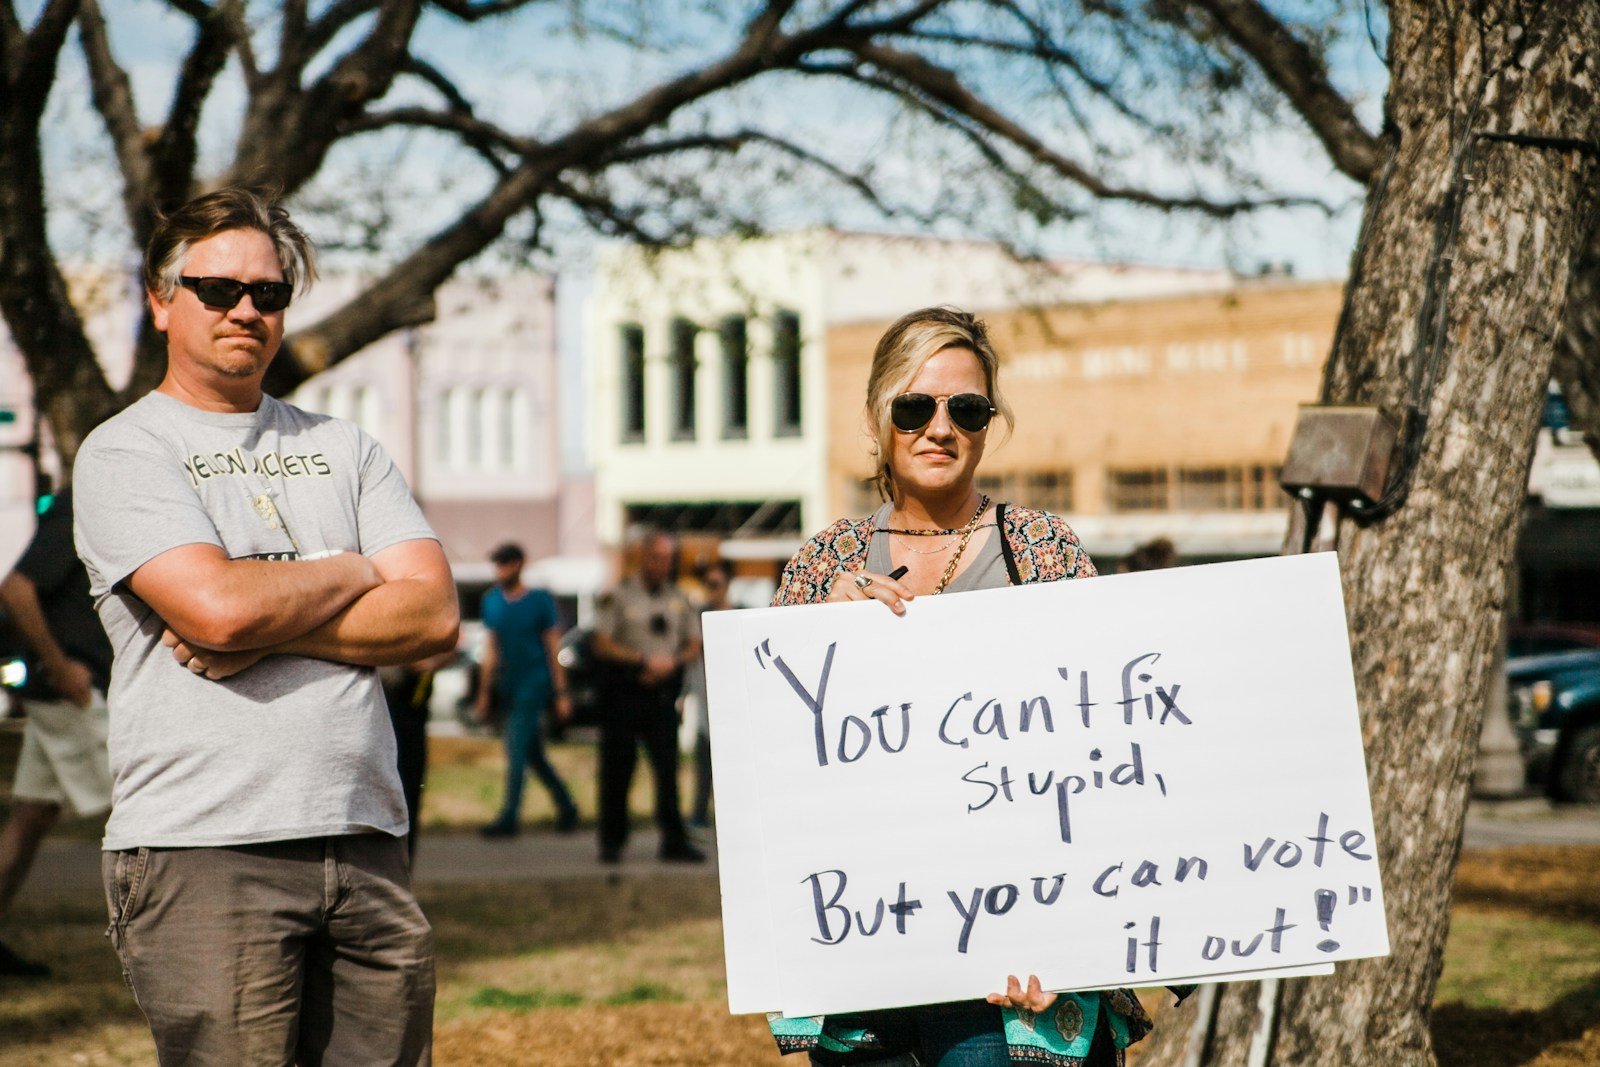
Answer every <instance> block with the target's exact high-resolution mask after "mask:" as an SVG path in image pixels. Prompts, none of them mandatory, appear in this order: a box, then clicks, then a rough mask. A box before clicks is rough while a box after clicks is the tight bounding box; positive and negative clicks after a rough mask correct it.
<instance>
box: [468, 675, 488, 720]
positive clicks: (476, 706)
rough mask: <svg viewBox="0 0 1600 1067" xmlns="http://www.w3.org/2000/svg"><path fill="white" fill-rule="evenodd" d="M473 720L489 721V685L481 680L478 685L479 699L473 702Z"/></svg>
mask: <svg viewBox="0 0 1600 1067" xmlns="http://www.w3.org/2000/svg"><path fill="white" fill-rule="evenodd" d="M472 721H473V722H488V721H489V687H488V686H486V685H484V684H482V683H481V682H480V683H479V685H478V699H476V700H474V701H473V702H472Z"/></svg>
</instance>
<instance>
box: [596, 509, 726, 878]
mask: <svg viewBox="0 0 1600 1067" xmlns="http://www.w3.org/2000/svg"><path fill="white" fill-rule="evenodd" d="M677 554H678V553H677V544H676V543H675V542H674V541H673V539H672V538H671V537H670V536H668V535H667V534H664V533H659V532H658V533H652V534H650V535H649V536H648V537H646V538H645V539H644V543H643V544H642V545H641V546H640V551H639V573H638V574H637V575H635V576H633V577H629V578H624V579H623V580H622V581H621V582H620V583H618V585H617V587H616V588H615V589H613V590H611V591H610V592H609V593H607V594H605V595H604V596H603V597H601V598H600V603H599V612H598V616H599V617H598V621H597V624H596V626H595V631H594V638H593V650H594V654H595V656H596V657H597V658H598V659H600V660H602V661H604V662H605V663H606V664H607V665H608V667H609V669H608V674H609V676H610V679H609V684H608V685H607V686H606V697H605V700H604V703H605V708H604V710H603V711H602V713H601V720H600V862H602V863H616V862H617V861H618V860H619V859H621V857H622V848H623V846H624V845H625V844H627V841H628V789H629V787H630V786H631V785H632V784H633V770H634V767H635V766H636V765H637V764H638V760H639V746H640V745H643V746H644V749H645V752H646V754H647V755H648V756H649V759H650V773H651V777H652V778H653V779H654V780H655V789H656V826H657V827H659V828H660V831H661V858H662V859H663V860H666V861H668V862H680V863H703V862H705V858H706V856H705V853H704V852H701V851H700V850H699V849H697V848H695V847H694V845H692V844H690V843H689V835H688V833H687V832H686V831H685V830H684V826H683V813H682V812H681V811H680V810H679V808H678V697H679V695H680V694H681V693H682V692H683V672H684V669H685V668H686V667H687V666H688V665H689V664H691V663H693V662H694V661H695V659H696V658H697V657H698V656H699V655H700V615H699V612H697V611H696V610H695V608H694V605H693V604H691V603H690V602H689V598H688V596H687V595H685V593H684V592H683V590H682V589H680V588H678V583H677V582H676V581H675V580H674V570H675V569H676V566H677Z"/></svg>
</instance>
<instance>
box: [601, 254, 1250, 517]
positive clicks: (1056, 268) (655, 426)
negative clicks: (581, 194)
mask: <svg viewBox="0 0 1600 1067" xmlns="http://www.w3.org/2000/svg"><path fill="white" fill-rule="evenodd" d="M1230 283H1231V278H1230V276H1229V275H1228V274H1227V272H1225V271H1194V270H1180V269H1173V268H1158V267H1152V268H1145V267H1128V266H1115V265H1103V264H1093V263H1050V264H1024V263H1019V262H1017V261H1016V260H1015V259H1013V258H1012V257H1010V256H1008V255H1007V254H1006V253H1005V252H1004V250H1002V249H1000V248H997V247H996V246H994V245H985V244H978V243H970V242H951V241H941V240H935V239H932V238H915V237H897V236H883V235H875V234H862V233H848V232H841V231H835V230H822V229H814V230H801V231H795V232H791V233H785V234H776V235H772V236H769V237H764V238H759V239H753V240H739V239H719V240H707V241H701V242H698V243H697V244H695V245H694V246H693V247H691V248H689V249H684V250H677V251H672V252H666V253H655V254H653V253H648V252H645V251H643V250H641V249H638V248H635V247H632V246H623V245H617V246H611V247H608V248H606V249H604V250H602V252H601V254H600V260H599V266H598V269H597V272H596V277H595V283H594V289H593V293H592V295H591V298H590V300H589V304H588V311H587V316H586V321H587V325H586V330H585V334H586V338H587V341H586V346H587V349H588V352H589V354H590V359H591V374H592V378H591V391H590V403H589V424H590V450H589V451H590V456H591V457H592V458H593V461H594V466H595V471H596V485H595V494H596V514H597V520H596V521H597V525H598V530H599V535H600V539H601V541H602V542H603V543H606V544H617V543H619V542H620V541H621V539H622V538H623V536H624V534H625V532H626V531H625V530H624V529H623V525H624V515H625V509H626V507H627V505H629V504H635V503H646V502H648V503H671V502H697V501H761V500H785V499H793V500H799V501H800V504H801V523H802V528H803V529H804V530H806V531H810V530H813V529H816V528H819V527H821V526H822V525H824V524H825V523H827V522H829V521H831V520H832V519H833V518H834V517H835V516H832V515H829V514H827V512H826V509H827V506H828V504H827V486H826V467H827V446H826V442H825V441H824V440H823V439H822V434H823V433H824V432H825V429H826V425H827V422H826V418H825V415H824V404H825V403H826V402H827V395H828V390H827V372H828V357H827V351H826V336H827V331H828V327H830V326H832V325H836V324H839V323H844V322H853V321H862V320H871V319H884V318H893V317H896V316H898V315H900V314H901V313H903V312H905V311H909V310H912V309H914V308H917V307H925V306H927V305H930V304H956V305H958V306H962V307H966V308H969V309H972V310H976V311H982V310H986V309H999V308H1012V307H1016V306H1018V305H1019V304H1027V303H1040V304H1045V303H1059V302H1062V301H1066V300H1100V299H1107V298H1110V297H1113V296H1127V295H1150V294H1154V293H1161V292H1186V291H1199V290H1207V289H1217V288H1223V287H1226V286H1227V285H1228V284H1230ZM780 310H788V311H792V312H795V313H798V315H799V316H800V324H801V331H802V338H803V343H802V350H801V358H802V373H801V380H802V390H803V399H802V412H803V418H802V421H803V429H802V432H801V434H800V435H799V436H797V437H778V436H776V435H775V434H774V427H773V418H774V413H775V402H776V401H775V383H774V361H773V359H772V358H771V356H772V324H773V322H774V316H775V315H776V313H777V312H778V311H780ZM728 315H745V316H748V318H749V327H748V329H749V352H750V357H751V358H750V373H749V405H750V427H749V435H748V438H747V439H734V440H729V439H725V438H724V436H723V434H722V430H721V427H722V397H723V381H722V373H723V368H722V359H721V353H720V349H719V344H720V342H719V338H718V335H717V326H718V324H719V323H720V321H721V320H722V319H723V318H724V317H725V316H728ZM678 317H683V318H686V319H689V320H690V321H692V322H694V323H696V324H698V325H699V326H700V327H701V328H702V332H701V333H700V335H699V337H698V340H697V343H696V356H697V360H698V372H697V377H696V396H697V428H696V429H697V432H696V435H695V437H694V439H693V440H675V439H674V435H673V433H672V429H673V427H672V421H673V418H672V417H673V410H672V401H673V386H672V376H673V366H672V362H671V350H672V340H671V333H672V323H673V320H674V319H675V318H678ZM628 325H637V326H639V327H642V328H643V330H644V336H645V401H646V412H645V436H644V440H643V441H638V442H628V441H624V440H623V426H622V418H623V393H624V372H623V351H622V350H623V342H622V329H623V327H624V326H628Z"/></svg>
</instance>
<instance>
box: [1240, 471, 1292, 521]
mask: <svg viewBox="0 0 1600 1067" xmlns="http://www.w3.org/2000/svg"><path fill="white" fill-rule="evenodd" d="M1282 470H1283V468H1282V467H1280V466H1277V465H1273V466H1261V465H1258V466H1254V467H1246V468H1245V471H1246V477H1247V481H1246V482H1245V492H1246V493H1247V494H1248V496H1247V501H1248V502H1247V503H1246V504H1245V506H1246V507H1248V508H1250V509H1252V510H1254V511H1273V510H1275V509H1277V508H1281V507H1286V506H1287V505H1288V503H1289V494H1288V493H1287V492H1285V491H1284V488H1283V486H1281V485H1279V484H1278V474H1279V473H1280V472H1281V471H1282Z"/></svg>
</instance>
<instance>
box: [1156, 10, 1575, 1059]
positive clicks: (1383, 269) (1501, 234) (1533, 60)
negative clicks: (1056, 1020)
mask: <svg viewBox="0 0 1600 1067" xmlns="http://www.w3.org/2000/svg"><path fill="white" fill-rule="evenodd" d="M1520 11H1521V7H1520V5H1517V4H1514V3H1500V2H1498V0H1480V2H1477V3H1471V4H1452V5H1443V4H1436V3H1430V2H1426V0H1395V2H1394V3H1392V4H1391V19H1390V22H1391V32H1392V34H1393V45H1392V50H1391V52H1392V55H1393V57H1394V60H1395V65H1394V69H1393V75H1392V82H1391V87H1390V92H1389V97H1388V101H1387V105H1386V112H1387V115H1386V117H1387V120H1388V121H1387V123H1386V129H1387V132H1386V135H1385V138H1384V141H1385V149H1386V151H1387V159H1386V160H1385V162H1384V164H1383V165H1382V166H1381V167H1380V170H1379V173H1378V175H1377V176H1376V177H1375V178H1374V180H1373V183H1372V185H1371V187H1370V189H1369V196H1368V202H1367V208H1366V217H1365V220H1364V223H1363V233H1362V240H1361V242H1360V244H1359V246H1358V248H1357V251H1356V254H1355V258H1354V260H1353V263H1352V272H1351V279H1350V288H1349V291H1348V293H1347V301H1346V306H1345V311H1344V314H1343V315H1342V317H1341V322H1340V326H1339V330H1338V332H1337V334H1336V337H1335V341H1334V349H1333V352H1332V354H1331V356H1330V363H1329V366H1328V371H1327V375H1326V379H1325V385H1324V396H1323V399H1324V400H1326V401H1330V402H1339V403H1354V404H1377V405H1382V406H1384V407H1386V408H1389V409H1390V410H1393V411H1396V412H1399V411H1404V410H1405V409H1406V408H1407V406H1408V404H1409V403H1410V401H1411V399H1412V396H1413V394H1412V390H1411V385H1410V383H1411V382H1412V376H1413V371H1414V370H1415V369H1417V367H1418V361H1422V363H1423V366H1424V367H1427V366H1428V365H1429V362H1430V361H1432V360H1437V363H1436V367H1437V372H1436V376H1433V375H1430V374H1427V373H1425V374H1424V375H1423V382H1424V386H1423V389H1422V394H1423V395H1422V396H1421V397H1420V405H1419V410H1420V412H1421V414H1422V415H1423V416H1424V417H1425V421H1424V422H1423V423H1421V424H1420V425H1422V426H1423V427H1424V431H1423V433H1422V435H1421V437H1420V439H1419V448H1418V452H1417V456H1416V462H1415V466H1414V469H1413V470H1411V472H1410V476H1409V487H1410V491H1409V496H1408V497H1407V498H1406V499H1405V502H1404V504H1403V506H1401V508H1400V509H1399V510H1398V511H1397V512H1396V513H1394V514H1393V515H1391V516H1390V517H1388V518H1385V519H1381V520H1379V521H1377V522H1375V523H1372V524H1371V525H1367V526H1361V525H1358V524H1357V523H1356V522H1355V521H1353V520H1352V519H1350V518H1349V517H1345V518H1342V519H1341V521H1340V523H1339V527H1338V529H1339V540H1340V546H1339V547H1340V555H1341V566H1342V569H1343V573H1344V595H1345V604H1346V610H1347V612H1348V615H1349V620H1350V633H1351V640H1352V653H1353V657H1354V667H1355V675H1356V682H1357V688H1358V692H1359V694H1360V700H1361V709H1362V720H1363V724H1364V725H1363V730H1364V735H1365V737H1364V740H1365V743H1366V754H1367V771H1368V778H1369V781H1370V784H1371V787H1372V799H1373V816H1374V820H1375V823H1376V828H1377V833H1378V847H1379V858H1380V862H1381V863H1382V865H1383V867H1382V869H1383V874H1384V888H1385V894H1386V896H1387V905H1388V923H1389V933H1390V938H1391V941H1392V953H1391V955H1390V956H1388V957H1387V958H1385V959H1378V960H1365V961H1360V962H1355V963H1342V964H1340V965H1339V969H1338V973H1337V974H1336V975H1334V976H1333V977H1330V978H1316V979H1297V980H1292V981H1288V982H1285V983H1284V985H1283V991H1282V996H1281V999H1280V1009H1279V1011H1278V1013H1277V1018H1276V1032H1275V1039H1274V1040H1273V1043H1272V1051H1271V1058H1270V1062H1271V1063H1272V1064H1273V1065H1274V1067H1290V1065H1298V1064H1304V1065H1307V1067H1311V1065H1321V1064H1329V1063H1384V1064H1389V1063H1393V1064H1428V1063H1432V1062H1433V1061H1434V1057H1433V1049H1432V1041H1431V1037H1430V1033H1429V1018H1430V1012H1431V1006H1432V1001H1433V995H1434V989H1435V986H1436V984H1437V981H1438V977H1439V970H1440V967H1441V964H1442V957H1443V944H1444V939H1445V935H1446V933H1447V929H1448V921H1449V913H1448V907H1449V901H1450V888H1451V884H1452V881H1453V877H1454V872H1455V866H1456V860H1457V858H1458V854H1459V849H1460V842H1461V831H1462V826H1463V823H1464V820H1465V816H1466V803H1467V791H1468V785H1469V783H1470V780H1471V776H1472V770H1473V762H1474V759H1475V757H1476V753H1477V748H1478V734H1479V729H1480V722H1481V718H1482V709H1483V706H1484V699H1485V694H1486V686H1487V684H1488V683H1489V680H1490V667H1491V661H1492V658H1493V647H1494V642H1495V635H1496V629H1497V625H1498V620H1499V618H1500V613H1501V609H1502V601H1503V598H1504V596H1505V591H1506V574H1507V568H1508V566H1509V564H1510V562H1511V560H1512V559H1513V554H1514V551H1515V548H1516V543H1517V530H1518V522H1519V519H1520V517H1521V514H1522V508H1523V500H1524V497H1525V495H1526V487H1527V480H1528V468H1529V464H1530V461H1531V458H1532V451H1533V442H1534V436H1535V433H1536V431H1537V428H1538V424H1539V414H1540V411H1541V408H1542V403H1541V401H1542V397H1543V393H1544V390H1545V386H1546V383H1547V382H1548V381H1549V380H1550V370H1551V362H1552V358H1553V355H1554V351H1555V345H1556V338H1557V335H1558V333H1559V329H1560V326H1561V323H1562V316H1563V311H1564V305H1565V302H1566V297H1567V293H1568V289H1569V280H1570V278H1571V276H1572V272H1573V267H1574V264H1575V262H1576V261H1577V260H1578V258H1579V256H1580V254H1581V253H1582V252H1583V250H1584V249H1585V247H1586V244H1587V242H1588V240H1589V237H1590V234H1591V232H1592V227H1593V225H1594V218H1595V211H1596V207H1597V201H1600V196H1597V193H1600V158H1597V155H1600V145H1597V144H1596V142H1600V60H1597V57H1596V54H1595V51H1594V42H1595V41H1597V40H1600V0H1570V2H1568V3H1563V4H1560V5H1554V4H1551V5H1545V6H1544V7H1543V9H1542V13H1541V14H1540V15H1539V16H1537V17H1535V18H1534V19H1533V21H1532V22H1531V23H1527V22H1522V21H1520V20H1519V12H1520ZM1484 131H1488V132H1489V133H1490V134H1491V135H1498V134H1514V135H1518V136H1519V137H1520V138H1523V139H1521V140H1520V141H1519V142H1518V143H1512V142H1509V141H1506V140H1503V139H1497V138H1496V137H1494V136H1490V137H1484V136H1481V135H1480V134H1481V133H1482V132H1484ZM1584 142H1586V143H1587V145H1588V146H1589V147H1586V146H1585V144H1584ZM1457 195H1459V196H1460V210H1459V230H1458V232H1452V228H1453V227H1452V206H1453V201H1454V198H1455V197H1456V196H1457ZM1430 380H1431V381H1432V382H1433V383H1434V384H1433V386H1432V388H1431V390H1430V389H1429V388H1428V387H1427V382H1429V381H1430ZM1258 997H1259V987H1258V986H1257V985H1255V984H1254V983H1249V984H1244V983H1240V984H1234V985H1229V986H1224V987H1223V989H1222V993H1221V998H1220V1002H1219V1005H1218V1007H1219V1010H1218V1015H1217V1024H1216V1027H1215V1030H1214V1033H1213V1034H1212V1037H1211V1040H1210V1042H1209V1046H1208V1047H1207V1048H1206V1050H1205V1055H1204V1058H1203V1062H1204V1063H1206V1064H1241V1063H1244V1062H1246V1059H1247V1056H1248V1053H1249V1049H1250V1045H1251V1040H1252V1036H1253V1035H1254V1033H1255V1032H1256V1029H1257V1027H1258V1025H1259V1024H1260V1021H1261V1018H1262V1012H1261V1011H1259V1010H1258ZM1173 1014H1178V1013H1173ZM1188 1014H1192V1013H1188ZM1185 1017H1187V1015H1185ZM1173 1022H1175V1023H1178V1025H1177V1027H1175V1029H1182V1023H1181V1022H1179V1020H1178V1019H1174V1020H1173ZM1177 1036H1178V1035H1172V1034H1169V1036H1168V1038H1167V1039H1166V1040H1164V1041H1163V1042H1162V1043H1161V1044H1162V1048H1160V1049H1155V1048H1152V1050H1151V1051H1152V1052H1158V1053H1161V1055H1160V1056H1159V1057H1154V1056H1153V1057H1151V1061H1153V1062H1156V1063H1177V1062H1180V1057H1179V1056H1178V1054H1177V1050H1179V1049H1181V1046H1182V1042H1181V1041H1178V1040H1176V1037H1177Z"/></svg>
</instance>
